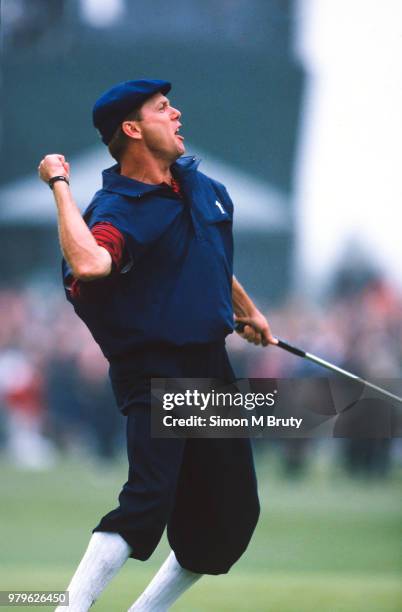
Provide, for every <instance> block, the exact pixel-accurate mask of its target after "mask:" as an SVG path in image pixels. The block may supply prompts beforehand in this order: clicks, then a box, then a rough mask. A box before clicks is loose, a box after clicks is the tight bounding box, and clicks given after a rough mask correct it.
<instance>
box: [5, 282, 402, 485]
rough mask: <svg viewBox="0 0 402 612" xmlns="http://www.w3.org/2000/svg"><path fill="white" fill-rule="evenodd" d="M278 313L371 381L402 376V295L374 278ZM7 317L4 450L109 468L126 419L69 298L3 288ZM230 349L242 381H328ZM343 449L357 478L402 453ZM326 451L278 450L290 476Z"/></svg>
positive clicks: (297, 445)
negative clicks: (73, 457) (80, 457)
mask: <svg viewBox="0 0 402 612" xmlns="http://www.w3.org/2000/svg"><path fill="white" fill-rule="evenodd" d="M268 310H269V312H267V315H268V317H269V321H270V324H271V328H272V330H273V332H274V334H275V335H277V336H278V337H280V338H283V339H286V340H288V341H289V342H291V343H292V344H294V345H296V346H301V347H302V348H304V349H305V350H308V351H309V352H311V353H315V354H317V355H320V356H321V357H323V358H325V359H328V360H329V361H332V362H334V363H336V364H337V365H339V366H341V367H344V368H346V369H349V370H351V371H352V372H356V373H358V374H359V375H360V376H363V377H365V378H367V379H377V380H378V379H381V378H382V379H387V378H389V379H392V378H400V372H401V366H402V318H401V312H402V295H400V294H399V293H398V292H397V291H396V290H395V289H394V288H393V287H391V286H389V285H388V284H386V283H385V282H384V281H382V280H378V279H377V280H376V279H374V280H373V279H372V280H370V281H369V282H368V283H367V284H365V285H364V286H363V287H361V288H360V289H359V290H354V291H341V292H338V293H337V294H336V295H332V297H331V299H329V300H328V303H325V304H321V305H319V306H318V305H316V306H312V304H311V303H306V302H304V301H303V300H301V299H296V298H293V299H292V300H291V301H290V300H289V301H288V302H287V303H286V304H282V305H281V306H280V307H277V308H275V309H272V308H270V309H268ZM0 312H1V321H2V325H1V327H0V408H1V409H0V448H1V449H2V450H3V452H4V453H6V454H7V455H8V456H9V457H11V458H12V460H13V461H14V462H15V463H17V464H18V465H21V466H24V467H31V468H42V467H47V466H49V465H51V464H52V463H53V462H54V461H56V460H57V458H58V457H60V456H61V455H63V454H67V455H68V454H72V453H78V454H88V456H94V455H95V456H97V457H98V458H99V459H100V460H104V461H108V460H110V459H111V458H113V457H115V456H118V455H119V454H120V453H123V452H124V435H123V428H124V419H123V418H122V417H121V415H120V413H119V412H118V410H117V408H116V406H115V404H114V399H113V396H112V393H111V389H110V385H109V382H108V366H107V362H106V360H105V359H104V357H103V355H102V354H101V352H100V350H99V348H98V346H97V345H96V344H95V342H94V341H93V340H92V338H91V336H90V334H89V331H88V330H87V329H86V327H85V326H84V324H83V323H82V322H81V321H80V320H79V319H78V317H77V316H76V315H75V313H74V311H73V309H72V307H71V305H70V304H68V303H67V302H66V300H65V298H64V295H63V294H62V292H61V290H60V289H59V288H55V287H53V286H36V287H30V288H26V289H23V290H21V289H14V288H4V287H3V288H2V289H1V290H0ZM228 346H229V350H230V354H231V357H232V361H233V364H234V367H235V370H236V373H237V375H238V376H239V377H252V378H266V377H268V378H282V377H283V378H290V377H301V376H323V372H322V370H321V369H320V368H318V367H317V366H315V365H314V364H311V363H309V362H307V361H306V360H303V359H300V358H298V357H295V356H293V355H291V354H289V353H287V352H285V351H281V350H277V349H273V348H270V349H263V348H260V347H258V348H257V347H254V346H253V345H249V344H248V343H246V342H244V340H242V339H241V338H240V337H239V336H237V335H236V334H233V335H232V336H231V337H230V338H229V340H228ZM324 374H325V373H324ZM339 442H341V447H340V454H341V457H340V459H341V460H342V461H343V465H344V467H345V469H347V470H349V471H350V472H351V473H353V474H369V475H381V476H384V475H385V474H386V473H388V471H389V469H390V466H391V463H392V457H393V456H394V454H395V452H394V451H395V448H393V445H395V443H396V446H397V448H399V447H398V442H397V441H392V440H391V441H390V440H389V439H379V440H341V441H339ZM321 443H322V441H321ZM263 444H265V445H266V444H267V441H265V443H264V442H263ZM316 444H317V441H311V440H304V439H299V440H287V441H281V442H280V443H279V442H278V443H277V448H278V452H279V455H280V456H281V460H282V462H283V467H284V469H285V471H286V472H287V473H288V474H289V475H297V474H302V473H303V469H304V468H305V467H306V465H308V459H309V454H310V453H311V452H312V449H313V448H314V446H315V445H316ZM258 446H261V444H259V445H258Z"/></svg>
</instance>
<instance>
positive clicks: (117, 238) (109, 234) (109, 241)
mask: <svg viewBox="0 0 402 612" xmlns="http://www.w3.org/2000/svg"><path fill="white" fill-rule="evenodd" d="M91 233H92V235H93V236H94V238H95V240H96V242H97V243H98V245H99V246H101V247H103V248H105V249H106V250H107V251H108V252H109V253H110V256H111V258H112V262H113V267H114V269H115V270H120V268H121V263H122V260H123V250H124V237H123V234H122V233H121V232H120V231H119V230H118V229H117V228H115V227H114V225H112V224H111V223H108V222H106V221H105V222H103V221H102V222H99V223H95V225H94V226H93V228H92V229H91ZM80 286H81V283H80V281H79V280H78V279H77V278H73V279H72V283H71V285H70V287H69V289H70V292H71V296H72V297H73V298H79V297H80Z"/></svg>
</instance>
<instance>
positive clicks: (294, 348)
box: [277, 338, 306, 357]
mask: <svg viewBox="0 0 402 612" xmlns="http://www.w3.org/2000/svg"><path fill="white" fill-rule="evenodd" d="M277 346H279V347H280V348H282V349H285V351H288V353H293V355H297V356H298V357H305V356H306V353H305V351H302V350H301V349H299V348H297V346H292V345H291V344H288V343H287V342H284V341H283V340H279V338H278V344H277Z"/></svg>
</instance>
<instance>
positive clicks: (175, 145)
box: [138, 93, 186, 162]
mask: <svg viewBox="0 0 402 612" xmlns="http://www.w3.org/2000/svg"><path fill="white" fill-rule="evenodd" d="M180 117H181V113H180V111H178V110H177V109H176V108H173V107H172V106H170V102H169V100H168V98H166V96H164V95H163V94H161V93H156V94H155V95H153V96H152V97H151V98H149V99H148V100H147V101H146V102H145V103H144V104H143V105H142V106H141V121H140V122H139V123H138V127H139V129H140V130H141V134H142V141H143V143H144V145H145V146H146V147H147V148H148V150H149V151H151V152H152V153H153V154H154V155H155V157H159V158H163V159H166V160H167V161H169V162H173V161H175V160H176V159H178V158H179V157H180V156H181V155H183V153H184V152H185V150H186V149H185V147H184V143H183V140H184V138H183V136H181V135H178V130H179V128H180V127H181V123H180Z"/></svg>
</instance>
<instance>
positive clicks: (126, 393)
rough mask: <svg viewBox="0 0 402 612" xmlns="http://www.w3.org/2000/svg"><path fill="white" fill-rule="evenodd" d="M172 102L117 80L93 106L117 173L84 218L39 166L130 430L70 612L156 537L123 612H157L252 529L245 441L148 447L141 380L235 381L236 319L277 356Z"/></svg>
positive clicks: (59, 171)
mask: <svg viewBox="0 0 402 612" xmlns="http://www.w3.org/2000/svg"><path fill="white" fill-rule="evenodd" d="M170 88H171V85H170V83H168V82H166V81H160V80H140V81H126V82H124V83H120V84H118V85H116V86H115V87H113V88H112V89H110V90H108V91H107V92H106V93H105V94H103V95H102V96H101V97H100V98H99V99H98V101H97V102H96V104H95V106H94V109H93V122H94V125H95V127H96V128H97V129H98V131H99V133H100V135H101V138H102V140H103V142H104V143H105V144H106V145H107V146H108V148H109V151H110V153H111V155H112V156H113V157H114V158H115V160H116V162H117V164H116V165H115V166H113V167H111V168H109V169H107V170H105V171H104V172H103V188H102V189H101V190H100V191H98V192H97V193H96V194H95V196H94V198H93V200H92V202H91V203H90V205H89V207H88V208H87V210H86V211H85V213H84V216H83V217H82V216H81V214H80V212H79V210H78V208H77V206H76V204H75V203H74V201H73V198H72V195H71V192H70V189H69V172H70V169H69V164H68V163H67V162H66V160H65V158H64V157H63V156H62V155H47V156H46V157H45V158H44V159H43V160H42V161H41V163H40V165H39V173H40V177H41V178H42V179H43V180H44V181H45V182H46V183H48V184H49V186H50V187H51V189H52V190H53V193H54V197H55V201H56V205H57V210H58V224H59V235H60V243H61V248H62V251H63V255H64V260H63V278H64V286H65V291H66V296H67V299H68V300H69V301H70V302H71V303H72V304H73V306H74V308H75V310H76V312H77V314H78V315H79V316H80V317H81V319H82V320H83V321H84V322H85V323H86V324H87V326H88V327H89V329H90V330H91V332H92V335H93V337H94V338H95V340H96V341H97V342H98V344H99V346H100V348H101V349H102V351H103V353H104V355H105V357H106V358H107V359H108V360H109V363H110V377H111V382H112V387H113V390H114V393H115V396H116V401H117V404H118V406H119V408H120V410H121V411H122V413H123V414H124V415H126V416H127V448H128V459H129V475H128V481H127V483H126V484H125V485H124V486H123V489H122V491H121V493H120V496H119V505H118V507H117V508H115V509H114V510H112V511H111V512H109V513H108V514H106V516H104V517H103V518H102V520H101V521H100V523H99V524H98V525H97V527H95V529H94V530H93V535H92V538H91V540H90V542H89V545H88V548H87V550H86V552H85V555H84V557H83V559H82V560H81V563H80V565H79V567H78V568H77V571H76V573H75V574H74V576H73V578H72V580H71V583H70V585H69V587H68V590H69V596H70V604H69V607H68V610H70V611H73V612H84V611H86V610H88V609H89V607H90V606H91V605H92V603H93V602H94V601H95V600H96V599H97V597H98V596H99V594H100V593H101V591H102V590H103V588H104V587H105V586H106V584H107V583H108V581H109V580H110V579H111V578H112V577H113V576H114V575H115V573H116V572H117V571H118V570H119V568H120V567H121V566H122V565H123V563H124V562H125V561H126V560H127V558H128V557H131V558H134V559H140V560H145V559H147V558H148V557H149V556H150V555H151V554H152V552H153V551H154V549H155V548H156V546H157V544H158V542H159V540H160V538H161V535H162V533H163V531H164V529H165V527H166V526H167V535H168V539H169V543H170V545H171V548H172V552H171V554H170V555H169V557H168V559H167V560H166V562H165V563H164V565H163V566H162V567H161V569H160V570H159V572H158V573H157V575H156V576H155V578H154V579H153V581H152V582H151V584H150V585H149V586H148V587H147V588H146V590H145V591H144V593H143V594H142V595H141V596H140V597H139V598H138V599H137V600H136V601H135V602H134V604H133V605H132V607H131V608H130V610H132V611H139V610H147V611H151V610H152V611H153V612H155V611H162V610H167V609H168V608H169V607H170V605H172V603H173V602H174V601H175V600H176V599H177V598H178V597H179V596H180V594H181V593H182V592H184V591H185V590H186V589H187V588H188V587H189V586H191V584H193V583H194V582H195V581H196V580H198V578H199V577H200V576H201V575H202V574H205V573H206V574H221V573H226V572H228V571H229V569H230V567H231V566H232V565H233V563H235V562H236V561H237V560H238V559H239V557H240V556H241V555H242V553H243V552H244V550H245V549H246V547H247V545H248V543H249V541H250V538H251V535H252V533H253V531H254V528H255V525H256V523H257V520H258V514H259V504H258V496H257V488H256V480H255V472H254V465H253V459H252V453H251V446H250V441H249V440H248V439H188V440H184V439H181V438H180V439H179V438H178V439H163V438H152V437H151V435H150V379H151V377H160V378H166V377H174V378H186V377H188V378H197V377H199V378H218V379H221V380H224V381H228V382H231V381H233V380H234V374H233V371H232V369H231V366H230V363H229V360H228V357H227V354H226V351H225V337H226V336H227V334H229V333H231V332H232V331H233V320H234V315H235V317H236V319H237V320H238V321H239V322H242V323H243V324H244V330H243V332H242V333H241V335H242V336H243V337H244V338H245V339H246V340H248V341H249V342H253V343H254V344H256V345H259V344H261V345H263V346H267V345H268V344H275V343H276V342H277V341H276V339H275V338H274V337H273V336H272V334H271V331H270V328H269V325H268V323H267V321H266V319H265V317H264V316H263V315H262V314H261V313H260V311H259V310H258V309H257V308H256V306H255V305H254V303H253V302H252V300H251V299H250V298H249V297H248V295H247V294H246V292H245V291H244V289H243V288H242V287H241V285H240V284H239V283H238V281H237V280H236V279H235V278H234V277H233V272H232V269H233V240H232V216H233V204H232V201H231V199H230V197H229V195H228V193H227V191H226V189H225V187H224V186H223V185H222V184H221V183H219V182H217V181H215V180H213V179H211V178H209V177H207V176H206V175H204V174H203V173H202V172H200V171H199V170H198V162H197V160H196V159H195V158H193V157H182V156H183V154H184V152H185V147H184V139H183V136H182V135H181V133H180V128H181V122H180V119H181V113H180V112H179V111H178V110H177V109H175V108H174V107H172V105H171V104H170V101H169V99H168V98H167V97H166V96H167V94H168V93H169V90H170ZM61 609H62V608H60V610H61ZM65 609H66V608H65V607H64V608H63V610H65Z"/></svg>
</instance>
